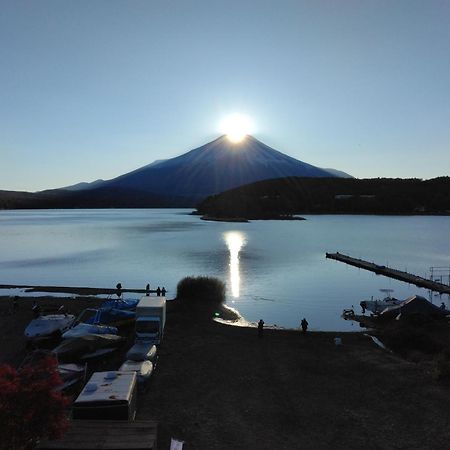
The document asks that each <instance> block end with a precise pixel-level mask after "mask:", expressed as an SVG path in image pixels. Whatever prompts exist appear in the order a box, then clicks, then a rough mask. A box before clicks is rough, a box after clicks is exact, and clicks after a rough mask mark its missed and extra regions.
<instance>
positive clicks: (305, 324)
mask: <svg viewBox="0 0 450 450" xmlns="http://www.w3.org/2000/svg"><path fill="white" fill-rule="evenodd" d="M300 325H301V327H302V332H303V334H305V333H306V331H307V330H308V325H309V324H308V321H307V320H306V319H305V318H304V317H303V319H302V321H301V322H300Z"/></svg>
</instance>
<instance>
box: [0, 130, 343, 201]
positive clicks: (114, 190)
mask: <svg viewBox="0 0 450 450" xmlns="http://www.w3.org/2000/svg"><path fill="white" fill-rule="evenodd" d="M289 176H297V177H313V178H316V177H319V178H335V177H350V175H348V174H345V173H344V172H339V171H335V170H334V169H321V168H319V167H315V166H313V165H311V164H308V163H305V162H302V161H299V160H297V159H295V158H292V157H290V156H288V155H285V154H283V153H281V152H279V151H277V150H274V149H273V148H270V147H269V146H267V145H265V144H264V143H262V142H260V141H258V140H257V139H255V138H254V137H252V136H247V137H246V138H245V139H244V140H243V141H241V142H239V143H232V142H231V141H230V140H229V139H228V138H227V137H226V136H221V137H219V138H217V139H215V140H214V141H212V142H209V143H207V144H205V145H202V146H201V147H198V148H196V149H194V150H191V151H189V152H187V153H184V154H183V155H181V156H177V157H175V158H171V159H166V160H157V161H154V162H153V163H151V164H147V165H146V166H143V167H140V168H139V169H136V170H133V171H132V172H129V173H126V174H124V175H121V176H119V177H117V178H114V179H112V180H106V181H104V180H96V181H93V182H92V183H78V184H75V185H72V186H66V187H64V188H61V189H51V190H46V191H41V192H36V193H33V194H32V193H26V192H25V193H24V192H12V191H0V209H1V208H3V209H14V208H127V207H128V208H152V207H155V208H156V207H159V208H161V207H169V208H170V207H193V206H195V205H196V204H197V203H198V202H199V201H201V200H204V199H205V198H207V197H208V196H210V195H213V194H218V193H220V192H223V191H226V190H228V189H232V188H235V187H238V186H242V185H246V184H249V183H253V182H255V181H260V180H267V179H274V178H280V177H289Z"/></svg>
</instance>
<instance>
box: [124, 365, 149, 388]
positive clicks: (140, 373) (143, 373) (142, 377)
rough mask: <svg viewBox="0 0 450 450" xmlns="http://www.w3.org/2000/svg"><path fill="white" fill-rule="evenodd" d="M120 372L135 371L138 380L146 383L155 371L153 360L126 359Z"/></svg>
mask: <svg viewBox="0 0 450 450" xmlns="http://www.w3.org/2000/svg"><path fill="white" fill-rule="evenodd" d="M119 372H135V373H136V375H137V381H138V383H140V384H145V383H146V382H147V381H148V380H150V377H151V376H152V373H153V363H152V362H151V361H125V362H124V363H123V364H122V365H121V366H120V369H119Z"/></svg>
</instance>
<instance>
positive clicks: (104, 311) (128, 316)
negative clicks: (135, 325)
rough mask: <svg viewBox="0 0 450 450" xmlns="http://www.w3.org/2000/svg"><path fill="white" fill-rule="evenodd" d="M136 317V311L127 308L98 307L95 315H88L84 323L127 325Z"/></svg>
mask: <svg viewBox="0 0 450 450" xmlns="http://www.w3.org/2000/svg"><path fill="white" fill-rule="evenodd" d="M135 319H136V312H135V311H130V310H128V309H116V308H110V307H108V308H103V307H102V308H100V309H99V310H98V314H97V315H96V316H93V317H90V318H89V319H87V320H86V323H93V324H96V323H98V324H101V325H115V326H121V325H127V324H130V323H132V322H134V321H135Z"/></svg>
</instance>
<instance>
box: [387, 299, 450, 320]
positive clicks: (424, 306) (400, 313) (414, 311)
mask: <svg viewBox="0 0 450 450" xmlns="http://www.w3.org/2000/svg"><path fill="white" fill-rule="evenodd" d="M449 313H450V311H448V310H446V309H445V308H439V307H438V306H436V305H433V304H432V303H431V302H429V301H428V300H427V299H426V298H424V297H421V296H420V295H414V296H412V297H410V298H407V299H406V300H404V301H403V302H401V303H400V304H399V305H396V306H394V307H391V308H386V309H385V310H384V311H382V313H381V314H380V317H381V318H383V319H396V320H400V319H405V318H407V317H413V316H416V317H419V316H421V317H422V318H443V317H445V316H447V315H448V314H449Z"/></svg>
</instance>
